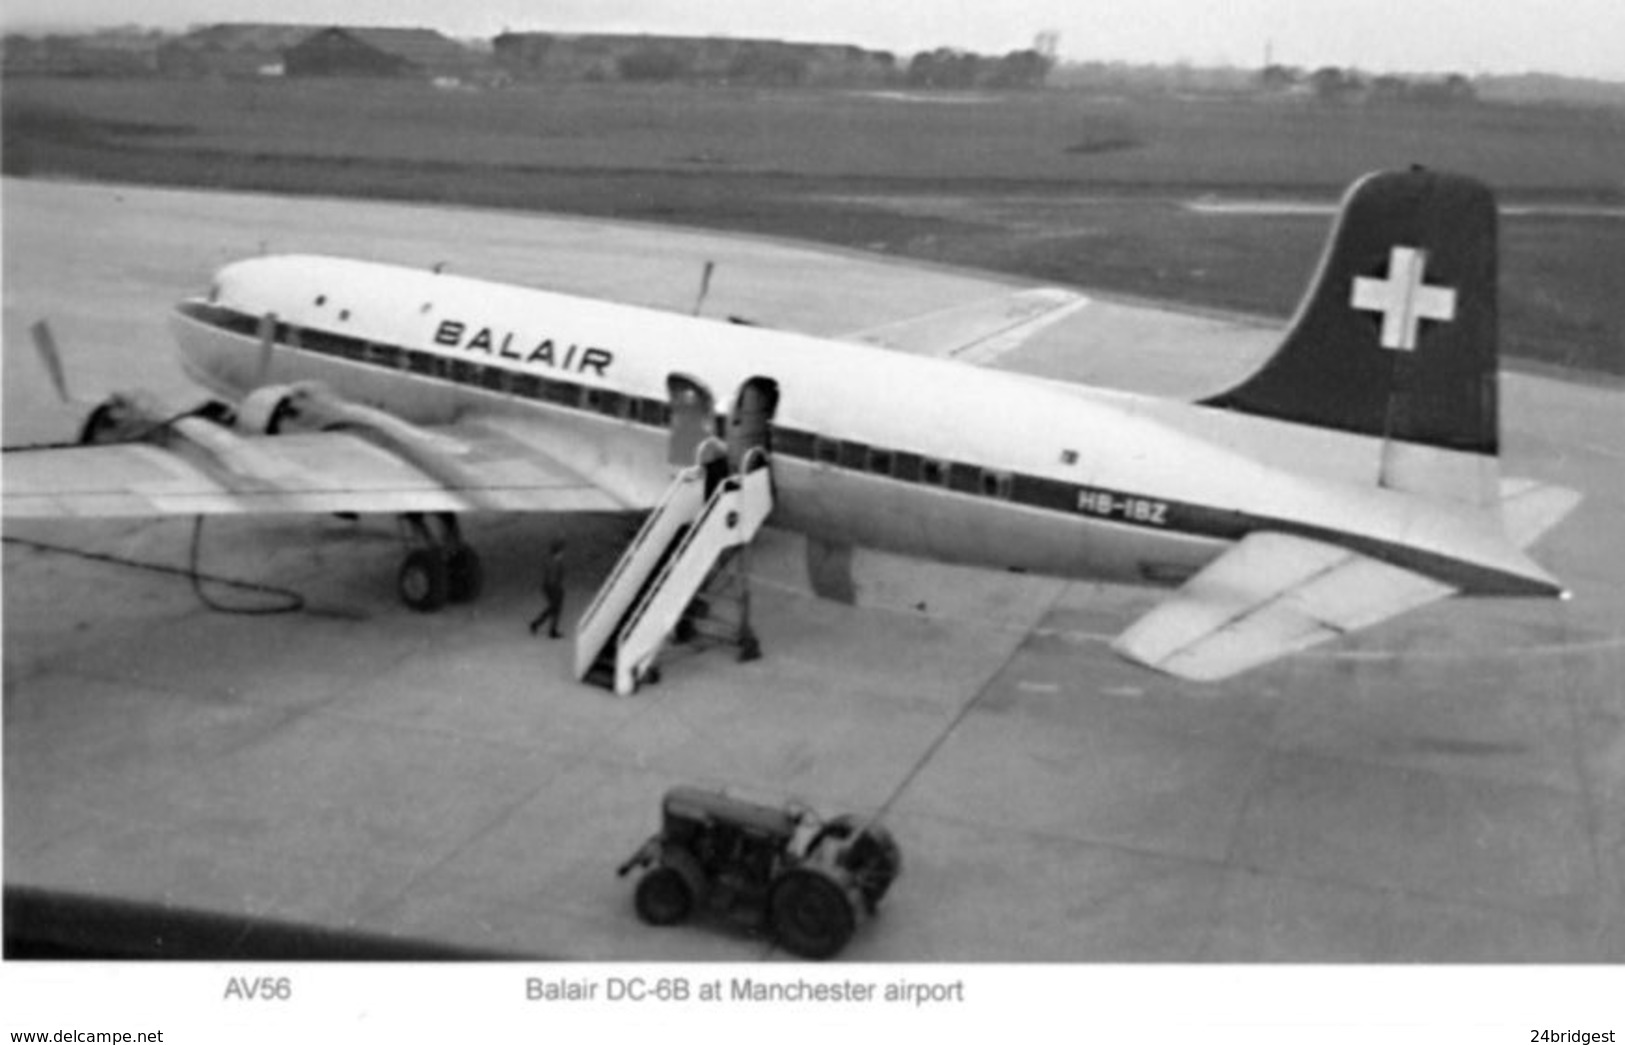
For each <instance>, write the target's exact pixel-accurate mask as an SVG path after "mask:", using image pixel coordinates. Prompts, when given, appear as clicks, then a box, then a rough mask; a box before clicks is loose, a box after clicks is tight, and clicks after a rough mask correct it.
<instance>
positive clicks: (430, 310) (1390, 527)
mask: <svg viewBox="0 0 1625 1045" xmlns="http://www.w3.org/2000/svg"><path fill="white" fill-rule="evenodd" d="M1496 236H1497V232H1496V204H1495V200H1494V197H1493V194H1492V193H1491V191H1490V190H1489V189H1488V188H1487V187H1486V186H1484V185H1483V184H1481V183H1480V182H1477V181H1475V180H1473V179H1471V178H1468V177H1465V176H1461V175H1455V174H1449V173H1444V172H1439V171H1433V170H1426V169H1421V168H1412V169H1409V170H1396V171H1384V172H1377V173H1373V174H1370V175H1367V176H1365V177H1363V178H1361V179H1360V180H1358V181H1357V182H1356V183H1355V184H1354V185H1353V186H1351V188H1350V189H1349V190H1348V191H1347V193H1346V194H1345V196H1344V199H1343V202H1342V205H1341V208H1340V211H1339V215H1338V217H1337V219H1336V220H1335V223H1334V225H1333V229H1332V233H1331V236H1330V238H1329V240H1328V243H1327V245H1326V248H1325V251H1324V253H1323V256H1322V258H1321V261H1320V264H1319V267H1318V270H1317V271H1316V273H1315V274H1314V276H1313V279H1312V280H1311V282H1310V285H1309V289H1308V290H1307V292H1306V293H1305V295H1304V297H1303V299H1302V301H1301V304H1300V306H1299V308H1298V310H1297V313H1296V315H1295V316H1294V317H1293V319H1292V320H1291V321H1290V323H1289V324H1288V326H1287V327H1286V330H1285V333H1284V335H1283V336H1282V338H1281V340H1280V343H1279V345H1278V347H1277V348H1276V349H1275V351H1274V353H1273V354H1272V355H1271V356H1270V357H1269V358H1268V359H1267V360H1266V361H1265V362H1264V363H1263V364H1262V366H1261V367H1260V368H1259V369H1258V370H1257V371H1256V372H1254V373H1253V374H1251V375H1250V376H1247V377H1245V378H1244V379H1242V380H1240V381H1239V383H1237V384H1235V385H1234V386H1233V387H1231V388H1229V389H1227V390H1224V391H1221V392H1219V393H1218V394H1215V395H1212V396H1208V397H1206V398H1202V399H1199V400H1196V401H1182V400H1172V399H1164V398H1157V397H1150V396H1144V395H1136V394H1130V393H1127V392H1123V391H1117V390H1111V389H1102V388H1094V387H1088V386H1084V385H1079V384H1072V383H1066V382H1059V381H1054V380H1049V379H1043V378H1038V377H1033V376H1027V375H1022V374H1017V373H1013V372H1009V371H1006V370H1000V369H994V368H990V367H988V366H986V365H983V364H986V363H988V362H992V361H994V360H996V359H997V358H998V357H999V356H1000V355H1001V354H1003V353H1004V352H1006V351H1008V350H1009V349H1010V348H1011V347H1012V346H1014V345H1016V344H1019V343H1021V341H1023V340H1024V339H1026V338H1027V337H1030V336H1031V335H1032V334H1033V333H1034V332H1035V331H1036V330H1038V329H1042V328H1043V327H1045V326H1048V325H1050V324H1052V323H1054V322H1057V321H1058V320H1059V319H1060V318H1063V317H1064V316H1066V315H1069V314H1071V313H1072V312H1074V311H1076V310H1077V309H1078V308H1079V307H1080V306H1081V304H1082V302H1083V301H1084V300H1085V299H1083V298H1081V296H1080V295H1078V294H1075V293H1072V292H1069V291H1065V290H1060V289H1057V288H1036V289H1031V290H1024V291H1019V292H1015V293H1013V294H1010V295H1006V296H1004V297H1001V298H997V299H994V300H993V301H990V302H972V303H970V304H968V305H962V306H955V307H953V308H951V309H948V310H945V311H943V312H939V313H932V314H929V315H926V316H922V317H916V318H914V319H911V320H904V321H902V322H898V323H892V324H888V325H887V326H886V327H884V328H878V329H876V330H871V331H860V332H855V333H854V334H853V335H851V336H850V337H846V338H840V339H831V338H821V337H812V336H807V335H804V334H798V333H793V332H788V331H782V330H774V329H767V328H764V327H761V326H755V325H745V324H739V323H729V322H723V321H719V320H717V319H713V318H706V317H698V316H692V315H686V314H682V313H678V312H675V311H673V312H667V311H660V310H654V309H647V308H638V307H632V306H628V305H624V304H618V303H612V302H606V301H599V300H591V299H584V298H579V297H573V296H566V295H562V294H558V293H552V292H546V291H541V290H535V289H529V288H524V287H517V286H508V285H499V284H494V283H490V282H483V281H478V280H474V279H469V278H465V277H461V276H457V275H451V274H448V273H444V272H440V271H425V270H414V269H406V268H400V267H393V266H388V265H383V264H377V263H370V262H361V261H353V260H344V259H338V258H329V257H310V256H270V257H261V258H255V259H250V260H244V261H239V262H235V263H233V264H230V265H227V266H226V267H225V268H223V269H221V270H220V271H219V272H218V273H217V274H216V275H215V276H214V278H213V281H212V283H211V285H210V286H209V289H208V291H207V293H206V294H204V295H201V296H198V297H195V298H189V299H187V300H185V301H182V302H181V303H180V304H179V305H178V306H177V307H176V310H175V312H174V313H173V316H172V326H173V330H174V334H175V337H176V342H177V345H178V348H179V356H180V362H181V365H182V367H183V368H184V370H185V372H186V374H187V375H188V376H189V377H190V378H191V379H192V380H194V381H195V382H196V383H198V384H199V385H200V386H202V387H203V388H204V389H207V390H208V391H209V392H211V393H213V394H214V395H217V396H219V397H221V399H222V400H223V401H224V402H216V401H211V402H209V403H206V404H205V405H204V406H203V407H201V408H198V409H195V410H186V411H180V412H178V413H172V412H168V411H165V410H163V409H160V408H156V407H152V406H150V405H143V404H142V401H141V400H140V399H139V398H137V397H132V396H116V397H114V398H112V399H110V400H108V401H107V402H104V403H103V404H101V405H100V406H99V407H97V409H96V410H95V411H94V412H93V413H92V414H91V415H90V417H89V419H88V420H87V421H86V423H85V427H84V431H83V432H82V434H81V442H83V443H84V444H86V445H83V446H73V447H63V448H55V449H45V450H39V451H33V452H27V453H12V454H8V455H7V457H6V460H5V477H4V478H5V483H4V510H5V514H6V516H8V517H41V516H119V515H169V514H182V515H193V514H216V513H226V514H229V513H272V512H284V513H290V512H291V513H329V512H333V513H345V512H374V513H398V514H400V515H401V516H402V517H403V518H405V519H408V520H410V523H411V526H410V528H409V532H410V533H411V534H412V535H413V536H412V542H411V543H412V546H411V547H410V549H409V551H408V552H407V554H406V555H405V556H404V558H403V562H402V565H401V569H400V573H399V589H400V595H401V598H402V599H403V601H405V602H406V604H407V605H409V606H411V607H412V608H414V609H418V610H425V611H428V610H434V609H437V608H439V607H440V606H442V605H444V604H445V603H446V602H447V601H460V600H467V599H471V598H474V597H476V596H477V595H478V594H479V590H480V587H481V583H482V580H481V572H480V567H479V559H478V556H477V554H476V553H475V552H474V551H473V549H472V548H471V547H469V545H468V544H467V543H466V542H465V541H463V539H462V537H461V534H460V530H459V527H458V525H457V521H456V520H457V516H458V515H459V514H460V513H464V512H470V511H493V512H538V513H567V512H618V513H646V517H645V521H644V523H643V529H642V531H641V532H640V533H639V534H638V536H637V537H636V538H635V539H634V540H633V541H632V543H631V545H630V546H629V548H628V549H627V552H626V554H625V555H624V556H623V557H622V559H621V561H620V563H619V564H618V565H617V566H616V568H615V570H614V571H613V573H612V574H611V575H610V577H609V579H608V580H607V581H606V582H605V584H604V586H603V587H602V588H601V589H600V591H599V593H598V596H597V598H596V599H595V601H594V603H593V605H592V606H591V607H589V609H588V610H587V611H586V613H584V614H583V616H582V618H581V620H580V621H579V622H578V625H577V630H576V636H575V641H576V650H575V655H576V656H575V659H576V664H575V670H576V674H577V676H578V677H580V678H594V679H596V680H598V681H601V682H602V683H603V684H605V685H613V688H614V689H615V690H616V691H617V692H620V693H630V692H633V691H634V690H636V688H637V687H638V686H639V685H640V684H641V683H643V682H647V681H650V680H652V679H653V678H654V677H656V675H657V673H658V664H657V659H658V657H659V654H660V651H661V649H662V647H663V646H664V644H665V643H667V642H668V641H669V640H670V637H671V635H672V633H673V631H674V630H677V629H678V628H680V626H681V624H682V622H683V621H684V620H685V616H684V615H685V614H688V613H691V612H692V608H693V605H694V602H695V599H696V598H698V597H699V595H700V593H701V592H702V591H704V590H705V589H706V585H707V584H708V583H714V582H715V579H716V577H717V575H718V573H719V569H720V567H721V565H722V564H724V563H726V562H729V561H731V560H733V559H737V558H738V555H737V552H738V549H740V548H742V547H744V546H747V545H748V544H749V542H750V541H751V540H752V539H753V537H754V535H755V533H756V532H757V531H758V529H759V528H760V527H761V526H762V525H764V524H767V523H769V522H771V524H772V525H774V526H776V527H780V528H783V529H787V530H790V531H795V532H799V533H801V534H804V535H805V536H806V538H807V540H808V549H809V552H808V561H809V571H810V573H811V575H812V579H813V582H814V587H815V589H816V590H817V591H818V592H819V593H820V594H823V595H827V596H831V597H835V598H846V599H850V598H851V592H852V586H851V580H850V576H849V575H848V574H844V573H843V571H844V569H845V568H846V567H848V566H849V564H850V552H851V549H852V548H853V547H866V548H874V549H880V550H884V551H890V552H895V553H900V554H903V555H907V556H916V557H922V558H926V559H931V560H937V561H942V562H949V563H958V564H967V565H972V566H980V567H986V568H990V569H997V570H1014V571H1021V572H1027V573H1032V574H1041V575H1048V576H1054V577H1061V578H1077V579H1088V580H1097V581H1106V582H1116V583H1124V584H1135V585H1151V586H1157V587H1163V588H1169V589H1172V590H1171V593H1170V594H1169V595H1168V596H1167V597H1166V598H1165V599H1164V600H1163V601H1162V602H1161V603H1159V604H1158V605H1157V606H1155V607H1154V608H1153V609H1151V610H1150V611H1149V612H1148V613H1146V614H1145V615H1144V616H1143V617H1141V618H1140V619H1139V620H1137V621H1135V622H1134V623H1132V624H1131V625H1130V626H1128V627H1127V628H1126V630H1124V631H1123V632H1122V633H1121V635H1120V636H1119V637H1118V638H1117V639H1116V640H1115V641H1114V643H1113V648H1114V649H1115V650H1116V651H1117V652H1118V653H1120V654H1121V655H1123V656H1125V657H1127V658H1129V659H1130V660H1133V661H1135V662H1138V663H1140V664H1143V665H1146V666H1148V667H1150V668H1153V669H1156V670H1159V671H1162V672H1165V673H1168V674H1171V675H1174V676H1178V677H1182V678H1186V679H1193V680H1199V681H1213V680H1218V679H1223V678H1227V677H1230V676H1233V675H1235V674H1238V673H1240V672H1242V671H1245V670H1247V669H1250V668H1253V667H1255V666H1257V665H1260V664H1264V663H1266V662H1268V661H1271V660H1274V659H1275V658H1277V657H1281V656H1284V655H1286V654H1289V653H1293V652H1296V651H1299V650H1302V649H1305V648H1308V647H1310V646H1313V645H1315V644H1318V643H1321V642H1325V641H1328V640H1331V639H1335V638H1338V637H1339V636H1342V635H1345V634H1347V633H1350V632H1353V631H1356V630H1359V629H1363V628H1367V627H1370V626H1372V625H1375V624H1377V623H1379V622H1381V621H1384V620H1387V619H1389V618H1391V617H1393V616H1396V615H1398V614H1400V613H1402V612H1405V611H1407V610H1411V609H1415V608H1417V607H1420V606H1423V605H1426V604H1428V603H1432V602H1435V601H1437V600H1440V599H1444V598H1446V597H1448V596H1451V595H1485V596H1535V597H1567V593H1566V592H1565V591H1564V589H1563V586H1562V585H1561V584H1560V583H1559V582H1558V581H1557V580H1556V579H1555V578H1554V577H1552V576H1551V575H1550V574H1549V573H1547V572H1546V571H1545V570H1544V569H1543V568H1542V567H1541V566H1539V565H1538V564H1537V563H1535V562H1534V561H1533V560H1532V559H1531V558H1530V557H1529V556H1528V555H1527V554H1526V552H1525V549H1526V548H1527V547H1528V546H1529V545H1530V544H1532V543H1533V542H1534V541H1535V540H1536V539H1537V538H1538V537H1539V536H1540V535H1541V534H1543V533H1545V532H1546V531H1547V530H1549V529H1550V528H1551V527H1552V526H1554V525H1556V524H1557V523H1558V522H1560V521H1561V520H1562V519H1563V517H1564V516H1566V515H1567V514H1568V513H1569V512H1570V511H1571V510H1572V509H1573V508H1574V507H1575V505H1576V504H1577V503H1578V501H1579V499H1580V498H1579V495H1578V494H1577V493H1575V492H1574V491H1570V490H1566V489H1562V488H1560V487H1555V486H1550V485H1546V484H1542V483H1538V482H1534V481H1530V480H1521V479H1504V478H1502V477H1501V475H1500V469H1499V418H1498V397H1497V381H1498V376H1497V368H1498V363H1497V334H1496V324H1497V304H1496V294H1497V278H1498V277H1497V264H1498V259H1497V242H1496ZM708 275H709V273H708ZM38 340H39V343H40V344H39V347H40V348H41V352H42V355H43V356H44V357H45V358H46V360H47V363H48V365H50V366H51V368H52V371H53V378H54V379H55V380H56V381H57V383H58V385H59V391H60V390H62V388H61V386H62V381H61V377H60V362H59V361H58V360H57V359H56V351H55V347H54V343H52V342H51V341H50V339H49V337H48V336H41V337H40V338H39V339H38ZM903 343H912V344H913V346H914V347H918V346H919V345H921V344H929V345H931V346H932V347H933V348H934V349H935V350H936V351H935V354H925V355H922V354H913V353H908V352H902V351H898V350H896V348H895V347H894V346H896V345H898V344H903ZM64 394H65V393H64ZM747 627H748V625H747ZM747 641H748V642H749V641H753V636H747Z"/></svg>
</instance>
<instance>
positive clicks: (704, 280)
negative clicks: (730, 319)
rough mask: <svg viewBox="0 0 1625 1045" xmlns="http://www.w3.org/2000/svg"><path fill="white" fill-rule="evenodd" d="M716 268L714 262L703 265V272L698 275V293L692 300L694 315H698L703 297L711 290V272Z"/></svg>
mask: <svg viewBox="0 0 1625 1045" xmlns="http://www.w3.org/2000/svg"><path fill="white" fill-rule="evenodd" d="M716 267H717V263H716V262H714V261H707V262H706V263H705V272H704V273H702V274H701V275H700V293H699V295H698V296H697V297H695V299H694V314H695V315H696V316H697V315H699V314H700V306H701V305H704V304H705V295H706V294H707V293H709V292H710V290H711V272H712V271H713V270H714V269H715V268H716Z"/></svg>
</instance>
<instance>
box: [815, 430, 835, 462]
mask: <svg viewBox="0 0 1625 1045" xmlns="http://www.w3.org/2000/svg"><path fill="white" fill-rule="evenodd" d="M813 459H814V460H816V461H820V462H822V463H823V464H839V463H840V459H841V444H840V441H839V440H836V439H825V438H824V437H823V436H821V435H815V436H813Z"/></svg>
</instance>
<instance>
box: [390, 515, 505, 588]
mask: <svg viewBox="0 0 1625 1045" xmlns="http://www.w3.org/2000/svg"><path fill="white" fill-rule="evenodd" d="M430 518H431V517H430V516H426V515H424V514H423V513H421V512H409V513H407V514H405V515H402V516H401V521H402V522H403V523H404V524H405V530H406V541H407V544H408V545H409V546H410V547H409V550H408V551H407V553H406V556H405V558H403V559H402V560H401V568H400V572H399V573H398V574H397V575H396V588H397V591H398V592H399V593H400V597H401V601H402V602H403V603H405V604H406V605H407V606H408V607H409V608H410V609H413V610H416V611H417V612H419V613H433V612H434V611H436V610H438V609H440V608H441V607H443V606H444V605H446V603H448V602H472V601H473V600H474V599H476V598H478V597H479V594H480V590H481V588H482V587H483V586H484V581H485V575H484V571H483V570H482V568H481V566H480V557H479V555H478V553H476V552H475V551H474V549H473V547H472V546H470V545H469V544H466V543H465V542H464V541H463V537H462V532H461V530H460V529H459V527H458V525H457V516H456V515H455V514H453V513H451V512H437V513H435V515H434V516H432V518H433V520H434V522H435V523H436V524H437V525H438V530H439V532H438V533H436V532H435V531H436V527H434V526H431V525H430Z"/></svg>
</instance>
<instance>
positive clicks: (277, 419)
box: [235, 385, 309, 435]
mask: <svg viewBox="0 0 1625 1045" xmlns="http://www.w3.org/2000/svg"><path fill="white" fill-rule="evenodd" d="M308 396H309V392H308V391H307V390H306V389H304V388H301V387H299V386H298V385H266V386H264V387H263V388H256V389H254V391H252V392H250V393H248V395H247V396H245V397H244V398H243V401H242V402H241V403H238V404H237V422H236V425H235V427H236V428H237V430H238V431H239V432H243V433H246V434H250V435H277V434H279V433H280V432H282V431H283V429H284V428H285V427H290V426H291V425H293V424H294V423H296V422H297V421H298V419H299V412H300V411H299V406H300V403H301V401H303V400H304V399H306V398H307V397H308Z"/></svg>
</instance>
